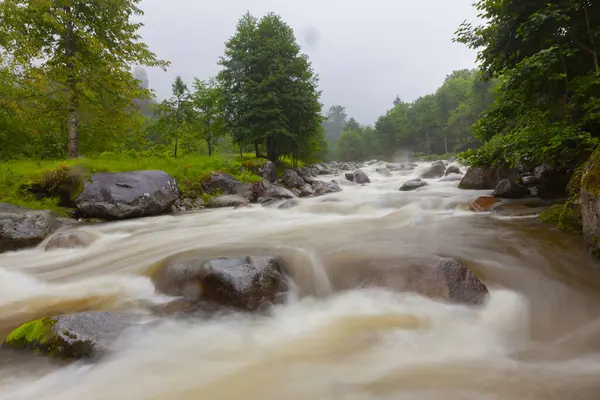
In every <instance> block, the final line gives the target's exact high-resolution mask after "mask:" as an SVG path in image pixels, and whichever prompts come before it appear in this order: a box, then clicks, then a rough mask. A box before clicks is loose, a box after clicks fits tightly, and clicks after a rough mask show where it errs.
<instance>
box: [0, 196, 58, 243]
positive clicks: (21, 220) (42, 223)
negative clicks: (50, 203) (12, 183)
mask: <svg viewBox="0 0 600 400" xmlns="http://www.w3.org/2000/svg"><path fill="white" fill-rule="evenodd" d="M57 228H58V222H57V221H56V218H54V216H53V215H52V213H51V212H50V211H47V210H46V211H41V210H30V209H28V208H24V207H19V206H15V205H12V204H6V203H0V253H2V252H4V251H13V250H19V249H23V248H27V247H33V246H36V245H38V244H39V243H41V242H42V241H44V240H45V239H46V238H47V237H48V236H50V235H51V234H52V233H53V232H54V231H55V230H56V229H57Z"/></svg>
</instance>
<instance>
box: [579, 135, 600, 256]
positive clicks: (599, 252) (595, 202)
mask: <svg viewBox="0 0 600 400" xmlns="http://www.w3.org/2000/svg"><path fill="white" fill-rule="evenodd" d="M580 186H581V187H580V202H581V216H582V222H583V237H584V239H585V242H586V245H587V247H588V248H589V250H590V251H591V252H592V254H594V255H595V256H596V257H598V258H600V147H598V149H596V151H595V152H594V153H593V154H592V155H591V156H590V158H589V160H588V161H587V163H586V164H585V167H584V169H583V173H582V175H581V185H580Z"/></svg>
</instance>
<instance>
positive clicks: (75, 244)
mask: <svg viewBox="0 0 600 400" xmlns="http://www.w3.org/2000/svg"><path fill="white" fill-rule="evenodd" d="M95 240H96V236H94V235H93V234H91V233H90V232H85V231H67V232H57V233H55V234H54V235H52V237H51V238H50V240H48V243H46V247H45V249H46V251H48V250H52V249H74V248H83V247H87V246H89V245H90V244H92V243H93V242H94V241H95Z"/></svg>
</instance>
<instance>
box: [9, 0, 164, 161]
mask: <svg viewBox="0 0 600 400" xmlns="http://www.w3.org/2000/svg"><path fill="white" fill-rule="evenodd" d="M139 2H140V0H111V1H97V0H96V1H83V0H64V1H60V2H56V1H50V0H42V1H33V0H5V1H2V2H1V3H0V21H2V24H0V50H1V51H2V56H3V67H5V71H8V74H9V76H10V82H8V86H9V87H12V88H11V89H10V90H9V95H10V97H9V98H8V100H6V99H5V101H7V102H12V105H13V106H16V107H17V109H15V110H13V112H15V113H16V114H17V115H18V114H19V111H20V114H21V115H22V116H24V117H25V118H24V121H32V120H34V117H33V115H34V114H36V113H38V114H39V115H40V116H43V120H42V121H39V122H38V123H36V125H37V126H34V127H32V128H29V127H22V126H17V127H18V128H19V129H23V130H26V131H27V130H30V129H31V130H33V132H31V133H29V132H28V135H27V136H34V135H35V134H36V133H37V134H46V129H47V128H49V127H51V128H52V132H53V134H54V135H55V136H56V138H57V139H58V137H59V136H60V137H61V139H62V140H59V141H57V143H61V144H63V145H64V144H66V143H68V146H69V155H70V156H72V157H75V156H77V155H78V154H79V146H80V144H79V137H80V136H81V142H82V143H81V147H82V150H84V151H86V150H87V146H90V145H92V146H95V145H97V144H99V143H102V142H106V139H107V136H106V135H107V133H109V136H110V135H115V134H117V133H122V132H123V131H130V130H131V124H133V123H134V121H132V118H133V119H134V120H135V117H136V114H137V112H136V111H135V109H134V108H133V107H132V100H133V99H134V98H147V97H149V96H150V93H149V92H148V91H147V90H143V89H142V88H141V87H140V86H139V82H138V81H137V80H136V79H135V78H134V77H133V76H132V75H131V73H130V68H131V67H130V65H131V64H140V65H148V66H162V67H164V66H166V65H167V63H166V62H164V61H161V60H158V59H157V58H156V56H155V55H154V53H152V52H150V51H149V50H148V48H147V47H146V45H145V44H144V43H143V42H141V41H140V39H141V37H140V36H139V34H138V30H139V28H141V27H142V24H141V23H139V22H132V20H131V19H132V17H135V16H138V15H142V14H143V13H142V11H141V10H140V9H139V8H138V7H137V4H138V3H139ZM32 92H33V93H36V94H37V95H40V94H41V98H39V97H38V98H35V97H29V94H30V93H32ZM24 96H26V99H27V101H26V102H22V101H21V100H22V99H23V98H24ZM0 108H2V107H0ZM29 108H31V109H29ZM19 109H20V110H19ZM24 114H29V115H24ZM12 122H13V123H17V124H18V122H17V121H15V120H13V121H12ZM11 127H12V128H15V126H14V125H12V126H11ZM36 128H37V129H36ZM41 128H45V129H41ZM36 130H37V132H36ZM9 132H11V131H9ZM38 132H41V133H38ZM105 132H107V133H105ZM67 137H68V141H67V140H66V139H67ZM51 155H52V156H55V155H58V154H54V153H52V154H51Z"/></svg>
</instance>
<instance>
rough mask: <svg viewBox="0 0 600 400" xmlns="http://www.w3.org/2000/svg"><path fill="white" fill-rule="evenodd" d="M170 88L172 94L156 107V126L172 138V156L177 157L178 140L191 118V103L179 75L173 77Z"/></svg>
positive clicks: (186, 88) (186, 128) (188, 93)
mask: <svg viewBox="0 0 600 400" xmlns="http://www.w3.org/2000/svg"><path fill="white" fill-rule="evenodd" d="M171 90H172V96H171V97H170V98H168V99H165V100H163V101H162V103H161V104H160V105H159V107H158V110H157V112H158V115H159V121H158V126H159V129H160V130H162V131H163V132H168V135H169V136H171V138H172V139H173V157H177V152H178V149H179V140H180V138H181V136H182V134H183V132H185V131H187V130H189V129H188V128H189V125H190V124H191V122H192V120H193V115H192V103H191V96H190V92H189V89H188V87H187V85H186V84H185V82H184V81H183V79H181V76H177V77H176V78H175V81H173V84H172V85H171Z"/></svg>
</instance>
